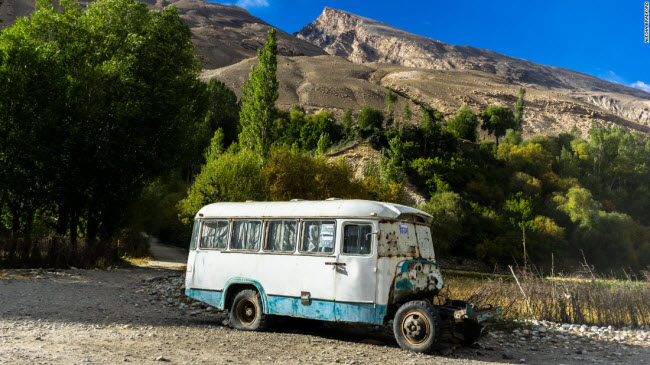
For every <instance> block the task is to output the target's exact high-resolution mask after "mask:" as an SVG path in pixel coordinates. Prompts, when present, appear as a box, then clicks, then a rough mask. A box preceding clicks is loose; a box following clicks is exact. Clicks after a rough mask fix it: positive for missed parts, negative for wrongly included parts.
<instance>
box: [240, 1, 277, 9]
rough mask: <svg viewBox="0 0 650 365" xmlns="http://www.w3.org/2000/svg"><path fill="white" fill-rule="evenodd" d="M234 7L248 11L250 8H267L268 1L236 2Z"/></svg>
mask: <svg viewBox="0 0 650 365" xmlns="http://www.w3.org/2000/svg"><path fill="white" fill-rule="evenodd" d="M235 5H237V6H239V7H242V8H246V9H250V8H265V7H267V6H269V2H268V0H237V2H236V3H235Z"/></svg>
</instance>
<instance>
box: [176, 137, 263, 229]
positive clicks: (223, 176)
mask: <svg viewBox="0 0 650 365" xmlns="http://www.w3.org/2000/svg"><path fill="white" fill-rule="evenodd" d="M222 140H223V134H222V132H221V131H217V132H216V133H215V137H214V138H213V139H212V144H211V146H210V148H209V150H208V153H207V155H206V163H205V165H203V166H202V167H201V172H200V173H199V174H198V175H197V176H196V178H195V180H194V183H193V184H192V185H191V186H190V188H189V189H188V191H187V197H186V198H185V199H183V200H181V201H180V202H179V203H178V209H179V211H180V214H181V217H182V218H183V220H184V221H185V222H189V221H190V220H191V219H192V218H193V217H194V215H195V214H196V212H198V211H199V209H201V207H203V206H204V205H207V204H211V203H216V202H228V201H246V200H267V199H268V198H269V187H268V185H267V183H266V179H265V178H264V175H263V174H262V168H263V163H262V159H261V157H260V156H259V155H257V154H256V153H255V152H253V151H252V150H240V151H237V150H236V149H235V148H230V149H228V151H226V152H222V153H220V152H219V151H222V150H223V145H222V144H221V141H222Z"/></svg>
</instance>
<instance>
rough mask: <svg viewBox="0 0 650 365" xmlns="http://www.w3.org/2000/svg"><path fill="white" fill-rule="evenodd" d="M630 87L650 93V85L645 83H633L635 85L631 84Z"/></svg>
mask: <svg viewBox="0 0 650 365" xmlns="http://www.w3.org/2000/svg"><path fill="white" fill-rule="evenodd" d="M630 86H632V87H635V88H637V89H640V90H643V91H645V92H647V93H650V84H646V83H645V82H643V81H637V82H633V83H631V84H630Z"/></svg>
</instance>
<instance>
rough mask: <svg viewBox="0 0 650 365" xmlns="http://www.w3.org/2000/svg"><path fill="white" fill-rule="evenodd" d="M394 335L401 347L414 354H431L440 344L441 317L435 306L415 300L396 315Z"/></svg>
mask: <svg viewBox="0 0 650 365" xmlns="http://www.w3.org/2000/svg"><path fill="white" fill-rule="evenodd" d="M393 334H394V335H395V340H397V343H398V344H399V346H400V347H401V348H403V349H405V350H409V351H413V352H424V353H427V352H431V351H432V350H433V348H434V346H435V345H436V344H437V343H438V338H439V334H440V315H439V314H438V310H436V308H435V307H434V306H433V304H431V303H429V302H426V301H424V300H414V301H411V302H408V303H405V304H404V305H402V306H401V307H400V308H399V309H398V310H397V313H396V314H395V320H394V321H393Z"/></svg>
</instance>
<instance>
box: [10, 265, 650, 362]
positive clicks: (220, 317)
mask: <svg viewBox="0 0 650 365" xmlns="http://www.w3.org/2000/svg"><path fill="white" fill-rule="evenodd" d="M182 274H183V271H179V270H170V269H163V268H158V267H156V266H155V265H151V266H149V267H135V268H127V269H111V270H65V271H44V272H25V271H12V270H5V271H0V363H7V364H79V363H102V364H112V363H123V362H133V363H155V362H171V363H178V364H194V363H207V364H213V363H215V364H226V363H247V364H261V363H265V364H266V363H295V364H312V363H328V364H329V363H344V364H377V363H382V364H398V363H399V364H420V363H445V364H452V365H455V364H481V363H521V362H525V363H530V364H577V363H603V364H610V363H627V364H643V363H650V344H648V343H646V344H645V345H629V344H627V345H625V344H618V343H597V342H596V343H593V342H588V341H585V340H583V339H576V340H575V342H573V341H568V340H567V341H548V342H545V345H544V346H545V347H541V346H539V345H538V347H537V348H535V347H533V346H531V344H530V343H528V342H527V341H525V340H524V339H522V338H520V337H519V335H518V334H511V333H504V332H499V331H493V333H491V334H488V335H487V336H485V338H484V339H482V340H481V341H480V342H479V343H478V345H476V346H475V347H473V348H457V349H447V350H446V351H443V352H442V353H436V354H434V355H420V354H414V353H409V352H405V351H403V350H401V349H400V348H399V347H398V346H397V344H396V343H395V341H394V340H393V339H392V338H390V337H389V336H387V335H386V334H385V333H383V332H382V331H378V330H377V329H376V328H372V327H363V326H357V325H324V324H322V323H320V322H315V321H307V320H296V319H290V320H282V321H278V322H277V323H276V324H275V325H274V326H273V327H272V328H271V329H270V330H269V331H268V332H262V333H253V332H241V331H236V330H233V329H230V328H229V327H227V326H225V325H224V322H225V321H224V320H225V318H226V316H225V314H223V313H219V312H216V311H210V310H203V311H190V310H189V309H191V306H190V308H188V310H181V309H179V307H177V306H175V305H174V304H172V303H171V299H164V298H162V299H161V298H160V297H157V296H155V295H154V293H153V292H152V289H151V284H150V283H151V282H152V280H158V282H159V281H160V279H161V278H162V279H163V280H164V279H166V278H178V277H179V276H180V275H182ZM176 280H177V279H176ZM178 294H180V293H178ZM197 304H198V303H197ZM196 312H200V313H196ZM506 354H507V356H504V355H506ZM504 357H508V358H507V359H505V358H504Z"/></svg>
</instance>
